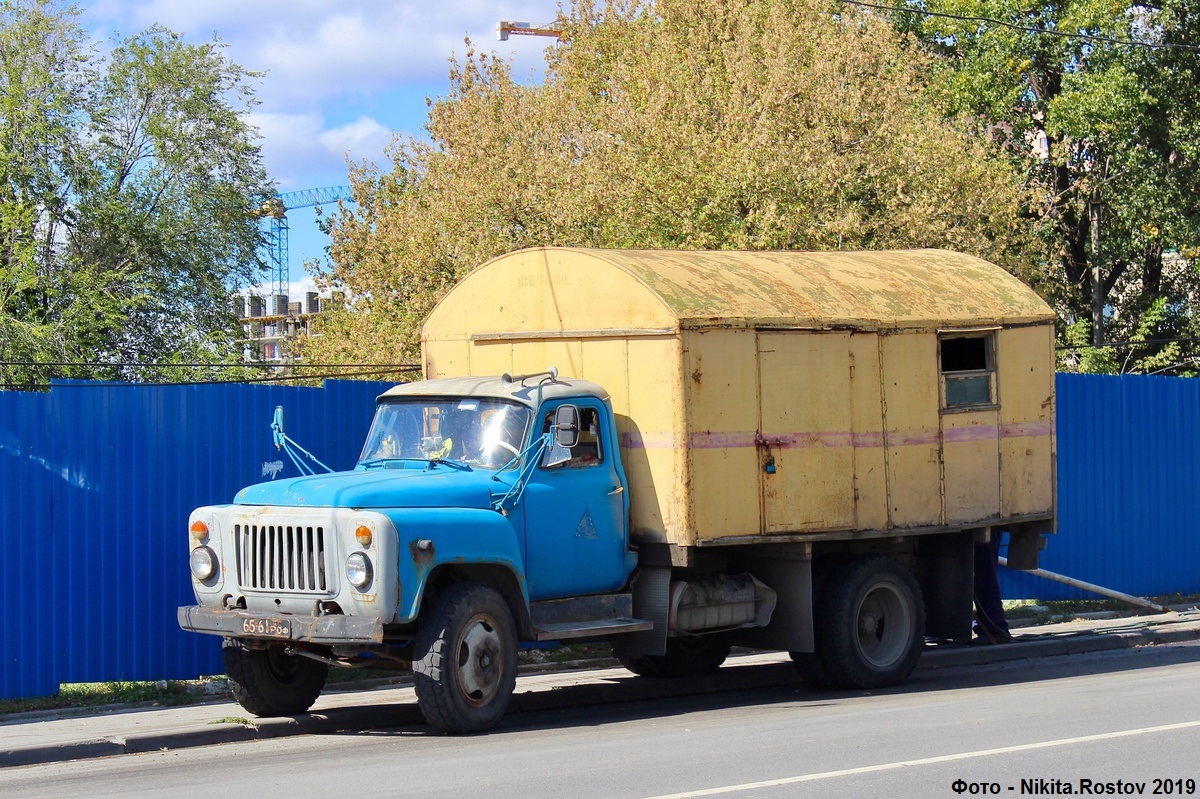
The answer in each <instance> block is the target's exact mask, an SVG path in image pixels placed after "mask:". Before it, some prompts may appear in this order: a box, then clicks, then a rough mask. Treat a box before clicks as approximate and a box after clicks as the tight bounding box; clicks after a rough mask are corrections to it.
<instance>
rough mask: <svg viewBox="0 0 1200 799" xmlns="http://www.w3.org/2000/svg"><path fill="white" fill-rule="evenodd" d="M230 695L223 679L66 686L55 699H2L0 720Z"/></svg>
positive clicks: (192, 701)
mask: <svg viewBox="0 0 1200 799" xmlns="http://www.w3.org/2000/svg"><path fill="white" fill-rule="evenodd" d="M228 695H229V686H228V684H227V682H226V680H225V678H224V677H211V678H207V679H201V680H157V681H116V682H79V683H63V684H62V685H60V686H59V688H58V693H57V694H54V695H52V696H34V697H28V698H25V699H0V718H3V717H4V716H6V715H9V714H11V713H28V712H31V711H35V710H61V709H63V708H89V707H103V706H104V705H163V706H175V705H190V704H194V703H196V702H202V701H204V700H206V699H212V698H215V697H220V696H228Z"/></svg>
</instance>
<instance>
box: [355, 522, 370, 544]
mask: <svg viewBox="0 0 1200 799" xmlns="http://www.w3.org/2000/svg"><path fill="white" fill-rule="evenodd" d="M354 537H355V538H356V539H358V545H359V546H360V547H362V548H363V549H368V548H369V547H370V546H371V528H370V527H367V526H366V525H365V524H360V525H359V526H358V527H357V528H355V530H354Z"/></svg>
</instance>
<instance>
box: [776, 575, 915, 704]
mask: <svg viewBox="0 0 1200 799" xmlns="http://www.w3.org/2000/svg"><path fill="white" fill-rule="evenodd" d="M924 631H925V606H924V602H923V600H922V598H921V589H920V587H919V586H918V585H917V581H916V578H914V577H913V575H912V572H910V571H909V570H908V569H907V568H905V567H904V566H903V565H902V564H901V563H900V562H899V561H897V560H896V559H894V558H890V557H885V556H875V557H868V558H861V559H857V560H852V561H848V562H846V563H845V564H843V565H841V566H840V567H839V568H838V569H837V570H836V571H835V572H834V573H832V574H831V575H830V576H829V579H827V580H826V581H825V583H824V586H823V588H822V590H821V592H820V595H819V596H818V598H817V604H816V619H815V630H814V633H815V638H816V651H815V652H813V653H803V652H793V653H791V656H792V662H793V664H794V665H795V667H796V670H797V671H798V672H799V673H800V676H801V678H802V679H803V680H804V681H805V682H806V683H809V684H810V685H812V686H814V687H817V688H852V689H873V688H884V687H887V686H892V685H899V684H900V683H902V682H904V681H905V680H906V679H908V677H909V675H910V674H912V671H913V669H914V668H916V665H917V660H918V659H919V658H920V656H921V649H922V646H923V643H924Z"/></svg>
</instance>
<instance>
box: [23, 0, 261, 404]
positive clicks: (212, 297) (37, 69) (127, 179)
mask: <svg viewBox="0 0 1200 799" xmlns="http://www.w3.org/2000/svg"><path fill="white" fill-rule="evenodd" d="M254 77H256V76H255V75H253V74H252V73H248V72H246V71H245V70H243V69H242V68H241V67H239V66H237V65H236V64H233V63H231V62H230V61H229V60H228V59H227V58H226V57H225V55H224V53H223V49H222V45H221V44H220V43H219V42H218V41H212V42H208V43H205V44H201V45H191V44H187V43H185V42H184V41H182V39H181V38H180V37H179V36H178V35H177V34H175V33H173V32H171V31H168V30H166V29H164V28H160V27H154V28H151V29H149V30H146V31H143V32H141V33H138V34H136V35H134V36H132V37H129V38H128V39H125V40H123V41H119V42H117V43H115V45H114V47H113V48H112V50H111V51H110V52H108V53H107V54H105V55H103V56H98V55H95V54H94V53H92V52H90V51H88V49H87V48H86V46H85V37H84V35H83V32H82V30H81V29H80V27H79V24H78V20H77V10H76V9H75V8H74V7H73V6H63V5H61V4H59V3H58V2H56V1H55V0H0V382H2V384H3V385H6V386H9V387H12V386H19V385H24V384H41V383H44V382H45V380H46V379H47V378H48V377H50V376H90V377H96V376H99V377H107V378H124V379H145V378H149V377H155V378H160V379H162V378H171V377H175V378H178V377H183V376H186V375H188V374H190V369H189V368H187V367H185V366H182V365H181V366H177V367H174V368H167V369H165V370H163V369H159V370H148V369H146V368H143V367H139V366H136V365H135V364H140V363H145V362H157V363H164V362H166V363H177V364H187V363H193V362H200V363H209V362H220V361H226V360H228V359H230V358H231V357H232V358H235V359H236V358H240V355H241V352H240V345H239V343H238V341H237V338H238V336H239V335H240V329H239V328H238V326H237V325H236V324H235V322H234V319H233V316H232V313H231V309H230V303H229V302H228V292H229V289H230V287H231V286H232V285H234V284H235V283H238V282H242V281H245V280H247V279H249V278H250V277H251V275H252V273H254V272H255V271H256V270H257V269H259V268H261V266H262V264H261V261H260V259H259V256H258V254H257V250H258V247H259V244H260V243H261V233H260V231H259V228H258V224H257V219H256V217H255V213H254V211H255V210H256V209H257V208H259V207H260V206H261V205H262V202H263V198H265V197H267V196H271V195H273V193H274V192H273V188H272V186H271V184H270V182H269V181H268V180H267V177H266V173H265V171H264V170H263V167H262V164H261V159H260V156H259V151H258V148H257V145H256V143H255V142H256V133H255V131H254V130H253V129H252V128H251V127H250V126H249V124H248V122H247V121H246V114H247V112H248V110H249V108H250V107H251V105H252V104H253V96H252V90H251V86H250V81H251V79H253V78H254ZM80 362H93V363H95V362H99V363H101V364H107V365H108V366H107V367H106V368H101V369H99V370H97V369H95V368H89V369H86V370H82V371H81V370H79V369H76V368H73V367H70V366H64V367H55V368H52V369H47V368H45V367H44V366H40V365H26V364H46V363H67V364H70V363H80Z"/></svg>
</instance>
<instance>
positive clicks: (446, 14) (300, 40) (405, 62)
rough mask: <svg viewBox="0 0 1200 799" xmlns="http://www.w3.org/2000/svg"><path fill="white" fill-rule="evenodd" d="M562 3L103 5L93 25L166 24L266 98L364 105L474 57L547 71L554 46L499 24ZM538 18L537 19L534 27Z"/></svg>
mask: <svg viewBox="0 0 1200 799" xmlns="http://www.w3.org/2000/svg"><path fill="white" fill-rule="evenodd" d="M555 14H556V3H555V2H554V0H523V1H522V2H517V1H516V0H514V1H513V2H499V3H491V2H484V1H483V0H445V2H441V3H438V4H429V3H418V2H411V1H410V2H391V3H383V2H378V0H291V2H288V3H287V4H284V5H280V4H276V3H246V2H244V0H204V2H197V0H150V2H140V3H136V2H135V3H129V2H119V0H97V2H94V3H93V4H92V6H91V8H90V9H89V11H88V12H86V16H87V17H89V18H92V19H94V20H96V21H98V22H101V23H103V22H106V21H111V23H112V24H114V25H115V26H117V27H119V28H120V29H121V31H122V33H124V34H129V33H132V32H134V31H136V30H140V29H142V28H145V27H147V26H149V25H152V24H155V23H159V24H163V25H165V26H167V27H169V28H172V29H173V30H177V31H180V32H182V33H184V34H185V35H186V36H187V37H188V38H189V39H192V40H200V39H205V38H207V37H209V36H210V35H211V34H212V33H213V32H214V31H215V32H216V33H217V34H218V35H219V36H220V37H221V38H222V39H223V40H224V41H225V42H226V43H228V45H229V48H230V56H231V57H232V58H233V60H235V61H237V62H238V63H240V64H241V65H242V66H244V67H246V68H248V69H253V70H266V71H268V73H269V74H268V77H267V80H266V84H267V85H266V88H268V89H269V91H266V92H264V96H263V97H262V98H261V99H263V100H264V104H265V105H273V104H274V103H276V102H286V103H293V102H299V103H303V102H305V101H306V100H308V101H313V100H317V101H319V100H321V99H326V98H331V97H338V96H344V95H347V94H350V95H354V94H358V95H363V94H369V93H371V92H374V91H379V90H382V89H388V88H395V87H396V86H397V85H398V84H423V85H424V84H428V83H429V82H431V81H438V80H444V79H445V76H446V73H447V60H448V59H449V57H450V56H451V54H453V53H457V54H458V55H459V56H461V55H462V53H463V52H464V50H465V45H464V44H463V38H464V37H465V36H470V37H471V39H472V40H473V42H474V43H475V45H476V47H478V48H480V49H484V50H492V49H496V50H497V51H498V52H501V53H502V54H512V55H514V56H515V57H516V58H517V59H518V61H517V62H515V63H514V67H515V68H516V69H517V70H518V72H517V74H518V75H519V76H520V77H522V78H523V77H524V76H525V75H526V74H528V72H529V70H530V69H532V68H534V67H535V66H540V65H541V63H542V61H541V52H542V50H543V48H544V46H545V44H546V43H547V41H546V40H538V39H534V40H530V39H525V40H523V41H510V42H506V43H500V42H497V41H496V39H495V27H496V23H497V22H498V21H499V20H500V19H502V18H503V19H513V18H518V17H519V18H520V19H523V20H527V21H534V22H548V21H550V20H552V19H553V18H554V16H555ZM530 15H532V17H530Z"/></svg>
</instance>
